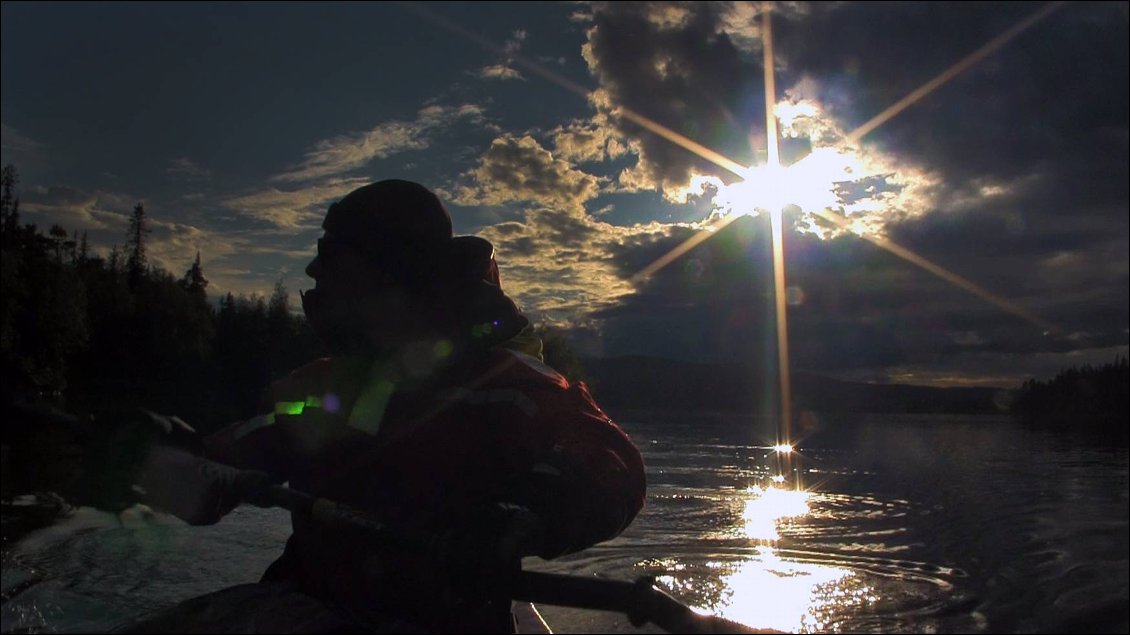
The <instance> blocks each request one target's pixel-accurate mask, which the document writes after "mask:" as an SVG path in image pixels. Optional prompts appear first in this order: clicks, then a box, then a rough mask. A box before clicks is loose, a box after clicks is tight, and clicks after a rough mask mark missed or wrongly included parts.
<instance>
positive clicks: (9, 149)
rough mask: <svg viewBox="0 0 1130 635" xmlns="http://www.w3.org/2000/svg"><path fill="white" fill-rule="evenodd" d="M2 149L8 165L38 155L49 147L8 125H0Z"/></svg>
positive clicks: (0, 144)
mask: <svg viewBox="0 0 1130 635" xmlns="http://www.w3.org/2000/svg"><path fill="white" fill-rule="evenodd" d="M0 147H2V149H3V152H4V157H5V158H4V162H5V163H8V162H9V161H10V160H15V158H19V157H23V156H26V155H30V154H36V153H38V152H40V151H42V150H43V149H45V148H46V147H47V146H46V144H43V143H40V142H39V141H36V140H35V139H32V138H31V137H29V136H27V135H25V134H23V133H21V132H20V131H19V130H16V129H15V128H13V127H12V126H9V125H8V124H6V123H0Z"/></svg>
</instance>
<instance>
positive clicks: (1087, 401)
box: [1012, 357, 1130, 445]
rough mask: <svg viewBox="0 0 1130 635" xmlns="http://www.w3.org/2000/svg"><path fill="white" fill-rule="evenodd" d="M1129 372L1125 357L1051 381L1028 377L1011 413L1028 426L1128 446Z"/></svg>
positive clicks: (1129, 437) (1080, 369)
mask: <svg viewBox="0 0 1130 635" xmlns="http://www.w3.org/2000/svg"><path fill="white" fill-rule="evenodd" d="M1128 389H1130V371H1128V367H1127V360H1126V358H1125V357H1121V358H1118V359H1116V360H1115V361H1114V362H1113V363H1109V364H1105V365H1103V366H1100V367H1097V368H1096V367H1094V366H1091V365H1085V366H1082V367H1076V368H1070V369H1068V370H1065V371H1063V372H1061V373H1059V374H1058V375H1056V376H1055V377H1054V378H1052V379H1051V380H1050V381H1046V382H1045V381H1036V380H1031V379H1030V380H1028V381H1027V382H1025V383H1024V385H1023V386H1021V388H1020V390H1019V391H1018V392H1017V395H1016V401H1015V402H1014V403H1013V407H1012V412H1013V414H1014V415H1016V417H1017V418H1018V419H1019V420H1020V421H1021V422H1022V423H1024V424H1025V425H1028V426H1030V427H1033V428H1041V429H1060V430H1074V431H1079V432H1085V433H1090V434H1093V435H1096V436H1099V437H1101V438H1102V439H1103V440H1104V441H1107V442H1113V443H1119V444H1121V445H1126V444H1127V441H1128V439H1130V428H1128V427H1127V425H1126V421H1127V414H1128V412H1127V404H1128V403H1130V394H1128Z"/></svg>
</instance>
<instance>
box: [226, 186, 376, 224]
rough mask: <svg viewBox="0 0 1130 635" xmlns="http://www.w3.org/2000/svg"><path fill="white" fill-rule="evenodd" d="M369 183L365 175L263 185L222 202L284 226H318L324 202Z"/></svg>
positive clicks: (263, 220) (247, 214)
mask: <svg viewBox="0 0 1130 635" xmlns="http://www.w3.org/2000/svg"><path fill="white" fill-rule="evenodd" d="M368 182H369V179H368V178H365V177H354V178H331V179H324V180H323V181H322V182H320V183H315V184H307V185H303V186H301V187H299V188H297V189H287V190H283V189H278V188H274V187H270V188H266V189H263V190H260V191H257V192H251V193H248V194H243V195H239V196H233V197H231V198H228V199H226V200H224V201H223V205H224V206H225V207H227V208H228V209H231V210H234V211H237V212H239V213H241V214H244V215H246V216H247V217H250V218H252V219H255V220H258V221H261V222H263V223H266V224H268V225H271V226H274V227H278V228H284V229H309V228H312V227H317V226H318V225H319V224H320V223H321V221H322V217H323V216H324V215H325V212H326V207H327V204H328V203H330V202H331V201H335V200H337V199H340V198H342V197H344V196H345V195H346V194H348V193H349V192H351V191H352V190H354V189H356V188H358V187H361V186H362V185H365V184H367V183H368Z"/></svg>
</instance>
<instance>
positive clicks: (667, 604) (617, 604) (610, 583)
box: [267, 486, 773, 633]
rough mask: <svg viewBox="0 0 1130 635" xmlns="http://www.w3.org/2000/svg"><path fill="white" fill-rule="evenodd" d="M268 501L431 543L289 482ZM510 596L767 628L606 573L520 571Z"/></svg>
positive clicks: (704, 627)
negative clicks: (699, 608) (292, 486)
mask: <svg viewBox="0 0 1130 635" xmlns="http://www.w3.org/2000/svg"><path fill="white" fill-rule="evenodd" d="M267 500H268V501H270V502H271V503H272V504H274V505H276V506H278V507H282V508H285V509H288V510H290V511H292V512H293V511H301V512H305V513H309V514H311V515H312V516H313V517H314V518H316V519H318V520H320V521H323V522H328V523H331V524H339V525H346V526H350V527H358V528H363V529H365V530H366V531H370V532H373V533H374V534H376V535H379V536H380V537H381V538H382V539H385V540H392V541H394V542H397V543H400V544H405V545H413V546H418V547H421V546H427V545H429V544H431V541H430V540H428V539H427V538H425V537H423V536H418V535H411V536H410V535H405V532H401V531H397V530H396V529H395V528H393V527H392V526H390V525H388V524H387V523H384V522H382V521H380V520H379V519H378V518H376V517H375V516H374V515H373V514H370V513H367V512H365V511H362V510H358V509H353V508H350V507H347V506H345V505H340V504H337V503H334V502H332V501H329V500H326V499H324V498H317V497H314V496H311V495H310V494H306V493H303V492H299V491H296V490H293V489H290V488H287V487H277V486H275V487H271V488H270V491H269V493H268V496H267ZM509 589H510V596H511V599H514V600H518V601H522V602H534V603H539V604H552V605H555V606H568V607H574V608H584V609H591V610H597V611H612V612H616V613H624V614H626V615H627V616H628V619H629V620H630V621H631V623H632V624H633V625H635V626H642V625H643V624H646V623H648V622H651V623H653V624H655V625H656V626H658V627H660V628H662V629H663V630H665V631H668V632H670V633H765V632H773V631H763V630H757V629H752V628H750V627H748V626H745V625H744V624H739V623H738V622H733V621H730V620H727V619H723V618H720V617H714V616H710V615H700V614H698V613H695V612H694V611H693V610H691V608H690V607H688V606H687V605H685V604H683V603H682V602H679V601H678V600H677V599H675V598H674V597H671V596H670V595H668V594H667V593H665V592H664V591H662V590H661V589H659V588H657V587H656V586H655V582H654V580H653V579H652V578H647V577H645V578H641V579H639V580H637V581H636V582H624V581H621V580H608V579H605V578H596V577H582V576H574V575H562V574H555V573H542V572H537V571H519V572H517V573H516V574H515V575H514V577H513V579H512V581H511V582H510V584H509Z"/></svg>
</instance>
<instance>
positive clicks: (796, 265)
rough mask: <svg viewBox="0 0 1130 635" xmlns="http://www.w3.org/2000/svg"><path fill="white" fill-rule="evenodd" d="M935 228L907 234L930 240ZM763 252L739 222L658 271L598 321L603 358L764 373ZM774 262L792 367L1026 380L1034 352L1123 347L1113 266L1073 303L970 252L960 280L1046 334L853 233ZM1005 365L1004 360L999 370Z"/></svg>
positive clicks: (1122, 284)
mask: <svg viewBox="0 0 1130 635" xmlns="http://www.w3.org/2000/svg"><path fill="white" fill-rule="evenodd" d="M917 222H920V223H921V222H922V221H917ZM933 227H936V224H931V223H927V224H925V225H923V226H918V227H913V228H906V230H905V231H908V232H909V231H916V232H920V235H921V236H923V238H924V242H926V243H932V242H933V241H934V240H936V236H935V237H933V238H927V236H928V235H929V234H930V232H931V229H932V228H933ZM966 229H969V227H966ZM688 235H689V234H688V233H680V234H678V235H672V236H671V237H669V238H666V239H663V240H659V241H655V240H650V241H648V240H646V239H644V238H642V237H641V238H638V239H637V240H635V241H632V242H630V243H629V242H625V244H624V247H623V249H622V251H620V252H619V253H618V254H617V256H616V260H615V262H616V263H617V266H618V270H619V271H620V272H621V274H622V275H631V274H633V273H636V272H638V271H639V270H640V269H642V268H643V267H644V266H646V265H647V264H650V263H651V262H653V261H654V260H655V259H656V258H658V257H659V256H661V255H663V254H665V253H666V252H667V251H669V250H670V249H671V248H672V247H674V246H675V245H677V244H679V243H681V242H682V241H683V240H685V239H686V238H687V237H688ZM993 246H994V245H993V244H991V243H988V244H986V248H990V249H991V248H993ZM770 249H771V247H770V238H769V234H768V222H767V220H766V219H765V218H751V217H746V218H741V219H738V220H737V221H735V222H734V223H732V224H731V225H729V226H728V227H726V228H725V229H723V230H722V231H720V232H719V233H718V234H716V235H715V236H713V237H712V238H710V239H709V240H707V241H706V242H704V243H702V244H701V245H699V246H697V247H696V248H694V249H692V250H691V251H690V252H688V253H687V254H685V255H683V256H682V257H680V258H678V259H676V260H675V261H674V262H672V263H671V264H670V265H668V266H667V267H665V268H663V269H660V270H659V271H658V272H657V273H656V274H655V275H654V276H653V277H651V278H650V279H648V280H646V281H645V282H643V283H642V284H641V285H640V287H639V289H638V292H637V293H636V294H634V295H631V296H627V297H625V298H623V299H622V301H621V302H620V303H619V304H618V305H617V306H615V307H613V308H609V309H605V310H603V311H600V312H598V313H597V314H596V315H595V317H596V318H598V320H599V322H600V323H601V324H602V329H603V330H602V333H603V337H604V340H603V344H602V347H601V350H603V352H604V353H605V354H609V355H615V354H658V355H664V356H669V357H679V358H686V357H690V358H694V359H699V360H714V361H721V360H728V361H746V362H750V361H753V362H757V361H758V360H764V361H765V363H766V364H770V363H771V361H772V360H773V359H775V350H776V344H775V337H776V336H775V330H774V326H773V324H774V322H773V320H774V300H773V291H772V284H773V282H772V260H771V256H770ZM786 253H787V258H788V265H787V270H786V273H787V284H788V286H789V287H791V292H790V295H791V296H792V298H793V302H792V303H791V306H790V308H789V333H790V349H791V350H790V353H791V358H792V360H793V364H794V368H796V369H798V370H807V371H812V372H822V373H832V374H840V375H843V376H852V377H866V378H869V379H881V378H887V379H891V378H893V377H894V376H893V375H892V374H891V373H892V372H893V371H894V370H896V369H905V368H926V367H942V366H945V364H947V363H949V362H952V360H956V359H965V360H967V361H968V360H972V359H977V360H980V361H979V362H976V363H978V364H981V365H982V366H984V368H989V367H993V366H994V364H995V365H996V370H995V372H996V374H997V375H998V376H1000V377H1006V379H1002V380H1001V381H1002V382H1004V383H1006V384H1007V383H1008V382H1009V381H1011V382H1012V383H1016V382H1019V381H1020V380H1021V379H1022V378H1023V376H1024V373H1025V372H1032V371H1030V370H1025V369H1029V368H1030V365H1029V364H1028V361H1029V360H1031V359H1034V358H1037V357H1040V356H1048V355H1061V356H1062V357H1061V361H1060V363H1061V364H1062V363H1065V362H1064V360H1067V359H1070V358H1071V355H1076V354H1078V352H1080V351H1087V350H1093V351H1100V350H1113V349H1114V348H1116V347H1125V346H1126V342H1127V335H1126V324H1127V323H1128V320H1130V315H1128V313H1130V309H1128V308H1127V304H1126V295H1125V293H1126V292H1125V289H1126V282H1127V278H1126V274H1125V267H1123V268H1122V273H1117V271H1114V272H1108V273H1106V274H1102V275H1099V274H1095V273H1094V269H1092V268H1086V267H1084V268H1082V269H1081V270H1080V272H1079V275H1083V276H1084V277H1085V282H1083V284H1084V285H1086V286H1085V288H1087V289H1088V290H1089V291H1088V292H1087V293H1085V294H1084V296H1085V297H1078V287H1077V285H1079V284H1080V282H1081V281H1080V280H1079V279H1077V278H1072V277H1066V278H1055V277H1054V276H1048V277H1034V271H1033V270H1032V267H1031V266H1030V265H1029V264H1028V262H1027V261H1026V260H1025V259H1024V258H1015V259H1008V258H997V259H989V258H987V257H985V255H984V254H981V255H982V257H984V258H985V261H986V263H989V264H986V268H984V269H983V270H981V271H980V272H977V271H962V272H961V273H962V274H963V275H968V276H969V277H970V278H971V279H973V280H975V281H976V283H977V284H979V286H982V287H983V288H985V289H986V290H987V291H989V292H991V293H994V294H997V295H999V297H1000V298H1001V299H1003V300H1006V301H1009V302H1013V303H1016V304H1019V305H1022V306H1024V308H1025V309H1027V310H1029V311H1033V312H1035V313H1037V314H1038V315H1040V317H1042V318H1044V319H1046V320H1049V321H1052V322H1054V323H1056V325H1057V326H1058V327H1060V328H1059V329H1057V330H1055V331H1053V332H1046V331H1045V329H1044V328H1043V327H1041V326H1040V325H1038V324H1034V323H1032V322H1031V321H1028V320H1026V319H1025V318H1023V317H1021V316H1018V315H1014V314H1011V313H1009V312H1007V311H1005V310H1002V309H1001V308H999V307H998V306H994V305H993V304H990V303H988V302H986V301H985V300H983V299H981V298H978V297H976V296H974V295H973V294H970V293H969V292H967V291H965V290H963V289H960V288H957V287H955V286H954V285H952V284H950V283H948V282H946V281H944V280H942V279H941V278H938V277H937V276H934V275H933V274H931V273H929V272H927V271H924V270H923V269H921V268H919V267H916V266H915V265H912V264H910V263H908V262H906V261H904V260H902V259H900V258H898V257H897V256H895V255H893V254H891V253H889V252H888V251H886V250H884V249H881V248H879V247H877V246H875V245H874V244H872V243H869V242H866V241H863V240H860V239H858V238H856V237H853V236H843V237H840V238H837V239H834V240H827V241H822V240H819V239H817V238H815V237H812V236H795V235H789V236H787V237H786ZM955 260H956V261H957V262H960V263H963V267H962V269H966V268H968V263H969V262H971V260H970V257H969V256H968V255H962V256H959V257H958V258H956V259H955ZM1115 269H1116V270H1117V269H1118V268H1117V267H1115ZM978 274H979V275H978ZM1100 290H1101V291H1100ZM1004 360H1012V366H1011V368H1009V367H1008V366H1007V365H1006V364H1005V363H1004ZM1006 371H1010V372H1006ZM977 374H978V369H977V368H976V367H974V368H968V367H967V368H966V369H965V375H966V376H967V377H976V376H977ZM920 380H922V379H921V378H920Z"/></svg>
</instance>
